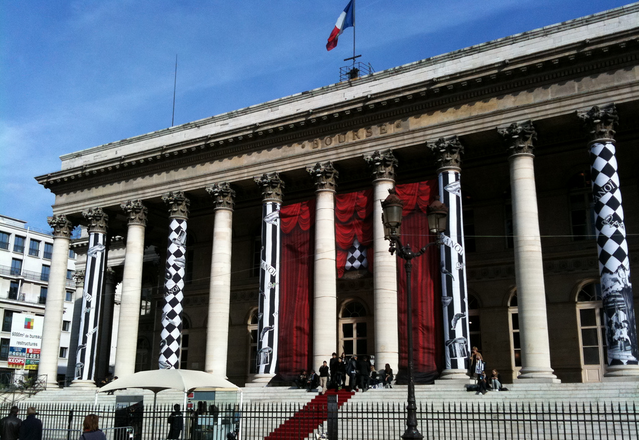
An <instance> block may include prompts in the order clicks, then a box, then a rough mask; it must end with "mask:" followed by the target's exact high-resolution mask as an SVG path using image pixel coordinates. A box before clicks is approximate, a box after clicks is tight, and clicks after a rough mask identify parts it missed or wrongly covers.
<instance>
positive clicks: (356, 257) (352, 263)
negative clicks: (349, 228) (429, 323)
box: [344, 238, 368, 270]
mask: <svg viewBox="0 0 639 440" xmlns="http://www.w3.org/2000/svg"><path fill="white" fill-rule="evenodd" d="M367 267H368V258H366V246H363V245H362V244H361V243H360V242H359V241H358V240H357V238H354V239H353V245H352V246H351V247H350V248H349V249H348V253H347V254H346V264H344V269H345V270H360V269H366V268H367Z"/></svg>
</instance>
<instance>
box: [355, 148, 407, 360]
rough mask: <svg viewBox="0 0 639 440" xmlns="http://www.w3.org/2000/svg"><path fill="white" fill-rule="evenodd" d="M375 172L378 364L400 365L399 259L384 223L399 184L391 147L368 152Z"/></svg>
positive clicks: (370, 164) (374, 292)
mask: <svg viewBox="0 0 639 440" xmlns="http://www.w3.org/2000/svg"><path fill="white" fill-rule="evenodd" d="M364 160H365V161H366V162H367V163H368V165H369V166H370V168H371V171H372V174H373V220H372V221H373V255H374V258H373V283H374V286H373V298H374V301H375V304H374V315H375V316H374V323H373V325H374V328H375V364H376V365H382V366H383V365H386V364H390V366H391V368H392V369H393V370H394V371H398V366H399V333H398V331H399V330H398V315H397V313H398V312H397V310H398V309H397V259H396V258H395V256H393V255H391V254H390V253H389V252H388V243H387V242H386V240H385V239H384V225H383V224H382V204H381V202H382V201H384V200H386V197H388V190H389V189H393V188H395V168H397V164H398V162H397V159H396V158H395V156H394V155H393V153H392V151H391V150H387V151H384V152H381V153H380V152H379V151H375V152H374V153H373V154H371V155H370V156H364Z"/></svg>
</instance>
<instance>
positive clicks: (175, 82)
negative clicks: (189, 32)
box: [171, 54, 177, 127]
mask: <svg viewBox="0 0 639 440" xmlns="http://www.w3.org/2000/svg"><path fill="white" fill-rule="evenodd" d="M176 86H177V54H175V76H174V77H173V114H172V115H171V127H173V123H174V122H175V88H176Z"/></svg>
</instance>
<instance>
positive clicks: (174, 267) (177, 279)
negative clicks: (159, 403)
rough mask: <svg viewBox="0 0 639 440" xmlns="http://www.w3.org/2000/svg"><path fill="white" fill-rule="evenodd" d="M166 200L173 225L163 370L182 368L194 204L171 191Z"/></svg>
mask: <svg viewBox="0 0 639 440" xmlns="http://www.w3.org/2000/svg"><path fill="white" fill-rule="evenodd" d="M162 200H163V201H164V203H166V204H167V205H168V207H169V220H170V223H169V239H168V245H167V251H166V279H165V281H164V307H163V308H162V331H161V332H160V358H159V361H158V365H159V367H160V369H171V368H179V367H180V346H181V343H182V309H183V305H182V301H183V300H184V275H185V273H186V271H185V268H186V226H187V219H188V217H189V206H190V204H191V202H190V200H189V199H187V198H186V196H185V195H184V193H183V192H182V191H175V192H169V193H167V194H165V195H163V196H162Z"/></svg>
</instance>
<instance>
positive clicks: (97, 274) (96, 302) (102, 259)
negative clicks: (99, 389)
mask: <svg viewBox="0 0 639 440" xmlns="http://www.w3.org/2000/svg"><path fill="white" fill-rule="evenodd" d="M82 215H83V216H84V218H85V219H86V220H87V221H88V222H89V227H88V231H89V247H88V250H87V262H86V269H85V276H84V289H83V293H82V314H81V315H80V328H79V332H78V347H77V349H76V354H75V358H76V364H75V375H74V378H73V384H72V385H71V386H81V387H95V372H96V367H97V362H96V361H97V355H98V338H99V336H100V333H99V328H100V307H101V305H102V304H101V303H102V295H103V288H104V271H105V268H106V232H107V223H108V221H109V216H108V215H106V214H105V213H104V211H102V208H91V209H89V210H87V211H84V212H82Z"/></svg>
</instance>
